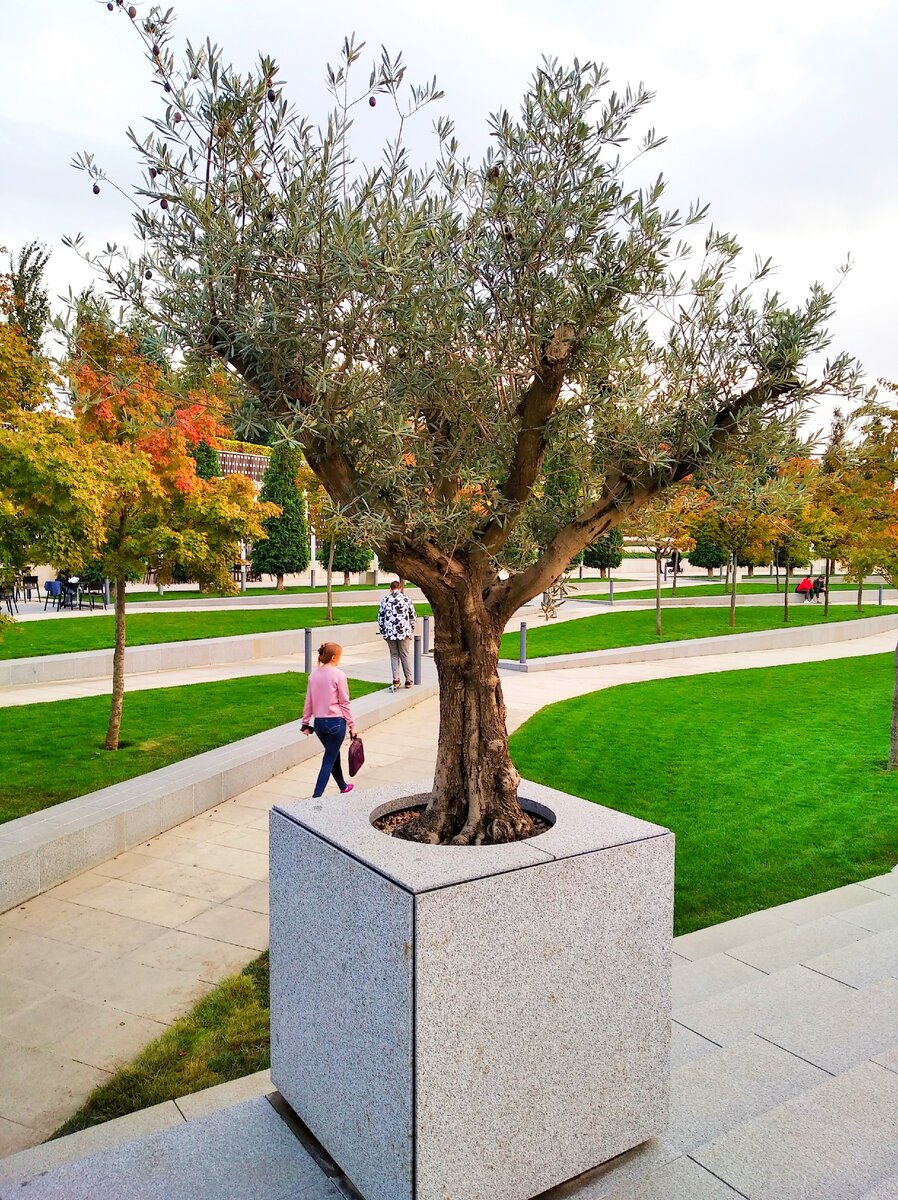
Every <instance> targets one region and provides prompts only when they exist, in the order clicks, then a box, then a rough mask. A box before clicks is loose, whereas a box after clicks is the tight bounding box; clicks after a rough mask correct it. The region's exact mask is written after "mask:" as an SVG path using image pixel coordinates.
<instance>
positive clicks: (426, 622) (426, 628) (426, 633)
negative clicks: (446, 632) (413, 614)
mask: <svg viewBox="0 0 898 1200" xmlns="http://www.w3.org/2000/svg"><path fill="white" fill-rule="evenodd" d="M424 653H425V654H429V653H430V617H425V618H424Z"/></svg>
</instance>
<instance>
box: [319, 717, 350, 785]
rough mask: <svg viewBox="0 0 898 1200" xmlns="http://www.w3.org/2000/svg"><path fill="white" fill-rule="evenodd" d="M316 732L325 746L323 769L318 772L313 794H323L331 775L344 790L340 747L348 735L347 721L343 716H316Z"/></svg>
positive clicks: (344, 782)
mask: <svg viewBox="0 0 898 1200" xmlns="http://www.w3.org/2000/svg"><path fill="white" fill-rule="evenodd" d="M315 733H316V734H317V735H318V740H319V742H321V744H322V746H323V747H324V758H323V759H322V760H321V770H320V771H319V772H318V782H317V783H316V784H315V790H314V792H313V793H312V795H313V796H323V795H324V789H325V788H326V787H327V781H328V779H329V778H330V776H331V775H333V777H334V783H336V785H337V787H338V788H339V789H340V791H341V792H342V791H343V789H344V788H345V787H346V780H345V779H344V778H343V768H342V767H341V766H340V747H341V746H342V745H343V739H344V738H345V737H346V721H345V719H344V718H343V717H316V718H315Z"/></svg>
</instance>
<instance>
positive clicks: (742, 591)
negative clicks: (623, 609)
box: [577, 576, 888, 603]
mask: <svg viewBox="0 0 898 1200" xmlns="http://www.w3.org/2000/svg"><path fill="white" fill-rule="evenodd" d="M799 578H801V577H800V576H799ZM796 582H797V581H796V580H795V578H794V577H793V579H792V583H791V585H790V588H789V593H790V598H791V596H795V599H796V600H797V601H799V603H801V602H802V598H801V596H799V595H798V594H797V593H796V591H795V583H796ZM878 586H879V585H878V584H875V583H867V584H865V585H864V591H865V592H867V593H869V592H871V591H872V592H873V593H874V594H875V593H876V589H877V587H878ZM887 586H888V585H887V584H883V587H887ZM829 590H830V591H831V592H854V593H857V584H855V583H831V584H830V585H829ZM770 593H772V594H773V595H777V594H779V595H780V596H782V594H783V585H782V581H781V582H780V588H779V593H777V590H776V580H775V579H763V580H759V579H751V580H747V581H746V582H744V583H737V584H736V595H737V596H762V595H764V596H766V595H768V594H770ZM729 594H730V589H729V588H727V587H724V585H723V584H722V583H697V584H695V586H692V585H691V584H686V585H685V586H683V585H682V584H681V585H680V586H679V587H678V588H677V590H676V592H674V591H673V589H672V588H669V587H662V588H661V595H662V597H668V598H669V597H671V596H674V595H676V596H677V597H678V598H683V597H685V596H728V595H729ZM617 598H618V600H654V599H655V589H654V588H653V587H652V588H640V589H639V591H636V592H620V593H619V594H618V597H617ZM577 599H578V600H604V599H605V596H604V595H599V596H578V597H577Z"/></svg>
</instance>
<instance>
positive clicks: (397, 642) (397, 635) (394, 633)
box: [377, 579, 418, 688]
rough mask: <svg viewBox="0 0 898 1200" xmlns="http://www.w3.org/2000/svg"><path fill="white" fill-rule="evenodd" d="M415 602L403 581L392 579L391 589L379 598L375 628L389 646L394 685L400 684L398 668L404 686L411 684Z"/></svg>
mask: <svg viewBox="0 0 898 1200" xmlns="http://www.w3.org/2000/svg"><path fill="white" fill-rule="evenodd" d="M417 619H418V618H417V616H416V614H415V606H414V604H412V602H411V600H409V598H408V596H406V594H405V592H403V590H402V581H401V580H399V579H394V580H393V582H392V583H391V584H390V590H389V592H388V593H387V595H386V596H384V598H383V600H381V602H380V609H379V610H378V613H377V630H378V633H380V635H381V636H382V637H383V638H385V639H386V643H387V645H388V646H389V647H390V664H391V666H392V668H393V687H394V688H398V687H399V670H400V667H401V668H402V672H403V674H404V675H405V686H406V687H407V688H409V687H411V686H412V655H411V649H412V638H413V637H414V634H415V622H416V621H417Z"/></svg>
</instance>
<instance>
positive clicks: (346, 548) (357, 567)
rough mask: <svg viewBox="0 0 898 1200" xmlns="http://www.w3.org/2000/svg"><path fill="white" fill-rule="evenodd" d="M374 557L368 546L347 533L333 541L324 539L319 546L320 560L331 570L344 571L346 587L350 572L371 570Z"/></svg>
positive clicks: (344, 584)
mask: <svg viewBox="0 0 898 1200" xmlns="http://www.w3.org/2000/svg"><path fill="white" fill-rule="evenodd" d="M332 545H333V555H331V546H332ZM373 558H374V555H373V554H372V553H371V550H370V549H369V548H368V547H367V546H362V545H360V544H359V543H358V542H355V541H353V540H352V538H351V537H349V536H347V535H346V534H343V535H342V536H340V537H336V538H334V539H333V541H332V542H331V541H330V540H328V541H324V542H322V543H321V544H320V545H319V547H318V561H319V562H321V563H327V564H328V566H329V570H331V571H342V572H343V586H344V587H349V576H350V574H356V573H357V572H361V571H368V570H370V568H371V562H372V560H373Z"/></svg>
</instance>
